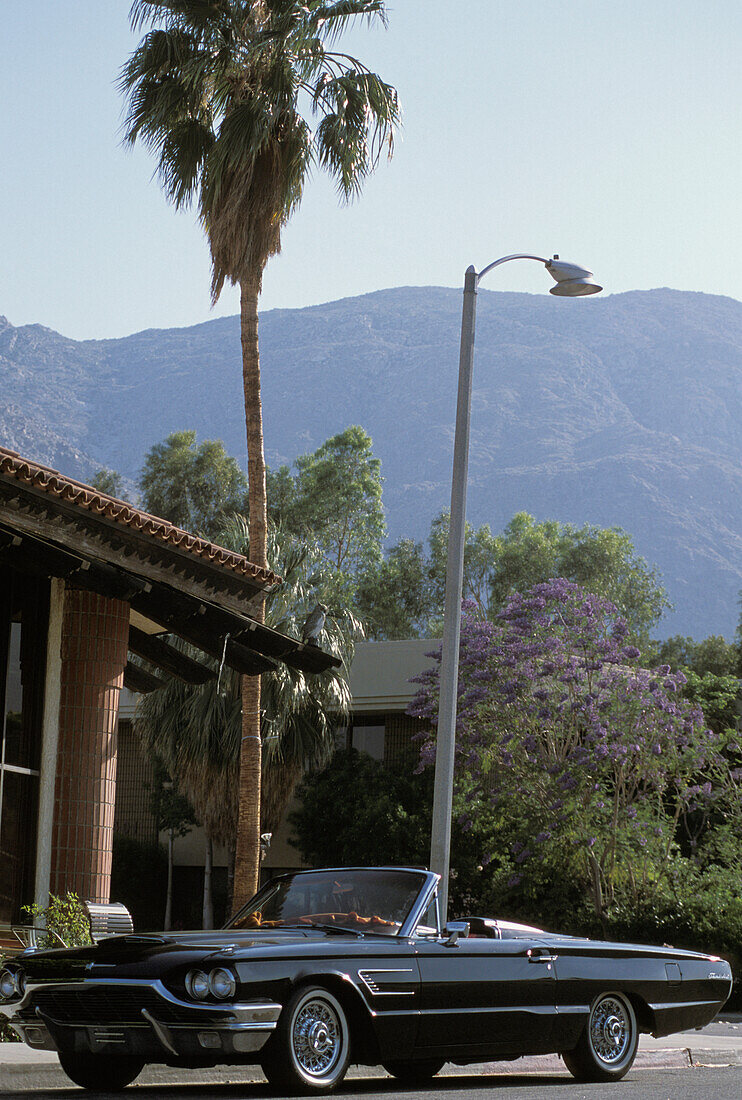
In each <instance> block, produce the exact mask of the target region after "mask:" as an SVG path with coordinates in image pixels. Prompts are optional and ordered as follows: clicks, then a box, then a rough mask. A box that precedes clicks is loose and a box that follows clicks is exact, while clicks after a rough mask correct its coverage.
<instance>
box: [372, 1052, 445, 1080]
mask: <svg viewBox="0 0 742 1100" xmlns="http://www.w3.org/2000/svg"><path fill="white" fill-rule="evenodd" d="M381 1064H382V1065H383V1067H384V1069H385V1070H386V1071H387V1073H391V1075H392V1077H396V1078H397V1080H398V1081H402V1082H404V1084H406V1085H417V1084H424V1082H425V1081H429V1080H430V1078H431V1077H435V1075H436V1073H438V1072H439V1071H440V1070H441V1069H443V1066H444V1065H445V1062H444V1061H443V1059H442V1058H419V1059H417V1060H415V1059H414V1058H409V1059H406V1060H404V1061H399V1062H382V1063H381Z"/></svg>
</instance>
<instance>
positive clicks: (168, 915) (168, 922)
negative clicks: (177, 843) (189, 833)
mask: <svg viewBox="0 0 742 1100" xmlns="http://www.w3.org/2000/svg"><path fill="white" fill-rule="evenodd" d="M174 837H175V830H174V829H170V830H169V832H168V835H167V898H166V899H165V922H164V931H165V932H169V931H170V929H171V928H172V927H173V840H174Z"/></svg>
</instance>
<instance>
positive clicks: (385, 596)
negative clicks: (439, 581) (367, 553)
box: [356, 539, 433, 638]
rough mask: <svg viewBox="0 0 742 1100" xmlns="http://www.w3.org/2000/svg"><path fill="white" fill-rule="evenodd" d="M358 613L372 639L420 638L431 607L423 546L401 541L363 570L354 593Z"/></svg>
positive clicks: (425, 627) (428, 618)
mask: <svg viewBox="0 0 742 1100" xmlns="http://www.w3.org/2000/svg"><path fill="white" fill-rule="evenodd" d="M356 601H357V606H358V613H359V615H360V616H361V618H362V619H363V621H364V623H365V624H366V631H367V633H368V635H369V636H370V637H372V638H419V637H421V635H422V633H423V632H424V631H425V630H426V629H427V627H428V622H429V620H430V617H431V612H432V607H433V595H432V592H431V584H430V576H429V570H428V563H427V560H426V558H425V553H424V550H423V546H422V543H419V542H413V541H412V539H400V541H399V542H398V543H397V544H396V545H395V546H392V547H391V549H390V550H389V551H388V553H387V555H386V557H385V558H384V559H383V560H382V561H380V562H376V563H374V564H373V565H371V566H370V567H369V568H367V569H366V571H365V572H364V574H363V576H362V577H361V579H360V581H359V584H358V589H357V592H356Z"/></svg>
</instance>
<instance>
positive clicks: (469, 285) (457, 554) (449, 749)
mask: <svg viewBox="0 0 742 1100" xmlns="http://www.w3.org/2000/svg"><path fill="white" fill-rule="evenodd" d="M509 260H538V261H539V262H540V263H542V264H544V266H545V267H546V269H547V271H548V272H549V274H550V275H551V276H552V278H553V279H555V280H556V285H555V286H553V287H551V293H552V294H556V295H558V296H560V297H570V298H574V297H581V296H583V295H586V294H596V293H597V292H598V291H600V290H602V289H603V288H602V287H601V286H598V284H597V283H595V282H594V281H593V279H592V272H591V271H588V270H587V269H586V268H584V267H579V266H578V265H577V264H567V263H564V262H562V261H561V260H560V259H559V257H558V256H554V258H553V259H551V260H547V259H544V258H543V257H542V256H532V255H530V254H527V253H518V254H517V255H512V256H503V257H502V258H501V259H499V260H495V261H494V262H493V263H491V264H488V265H487V267H485V268H483V269H482V270H481V271H480V272H479V273H478V274H477V272H476V270H475V269H474V267H469V268H467V270H466V274H465V275H464V304H463V310H462V315H461V347H460V351H459V388H458V398H457V403H456V434H455V436H454V445H453V475H452V478H451V518H450V525H449V531H448V558H447V562H446V599H445V605H444V611H443V642H442V648H441V668H440V695H439V701H438V733H437V741H436V756H435V784H434V788H433V823H432V832H431V840H430V868H431V870H432V871H437V873H438V874H439V875H440V876H441V881H440V885H439V887H438V897H439V902H440V913H441V920H442V921H443V923H444V925H445V922H446V921H447V919H448V879H449V870H450V860H451V814H452V809H453V777H454V757H455V751H456V709H457V694H458V679H459V638H460V634H461V595H462V588H463V579H464V539H465V530H466V483H467V475H468V471H469V429H470V422H471V387H472V369H473V366H474V329H475V321H476V311H477V288H478V286H479V281H480V279H482V277H483V276H484V275H486V274H487V272H488V271H491V270H492V269H493V268H495V267H499V266H500V264H504V263H507V262H508V261H509Z"/></svg>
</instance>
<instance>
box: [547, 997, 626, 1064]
mask: <svg viewBox="0 0 742 1100" xmlns="http://www.w3.org/2000/svg"><path fill="white" fill-rule="evenodd" d="M638 1042H639V1031H638V1028H637V1026H636V1015H635V1013H634V1009H633V1008H632V1007H631V1002H630V1001H629V1000H628V998H627V997H624V995H623V994H622V993H601V995H600V996H599V997H596V999H595V1000H594V1001H593V1004H592V1006H591V1008H590V1015H589V1016H588V1020H587V1024H586V1025H585V1029H584V1031H583V1032H582V1035H581V1036H580V1041H579V1043H578V1044H577V1046H576V1047H575V1049H574V1050H570V1051H568V1052H567V1053H565V1054H563V1055H562V1057H563V1058H564V1063H565V1065H566V1067H567V1069H568V1070H569V1072H570V1073H571V1074H572V1076H573V1077H576V1078H577V1080H578V1081H618V1080H620V1079H621V1078H622V1077H624V1076H625V1075H626V1074H627V1073H628V1072H629V1070H630V1069H631V1066H632V1064H633V1061H634V1058H635V1057H636V1048H637V1044H638Z"/></svg>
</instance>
